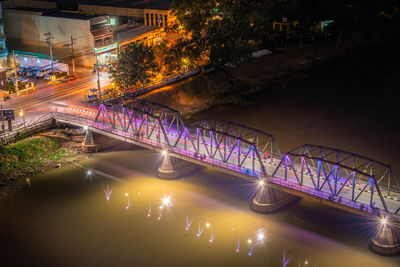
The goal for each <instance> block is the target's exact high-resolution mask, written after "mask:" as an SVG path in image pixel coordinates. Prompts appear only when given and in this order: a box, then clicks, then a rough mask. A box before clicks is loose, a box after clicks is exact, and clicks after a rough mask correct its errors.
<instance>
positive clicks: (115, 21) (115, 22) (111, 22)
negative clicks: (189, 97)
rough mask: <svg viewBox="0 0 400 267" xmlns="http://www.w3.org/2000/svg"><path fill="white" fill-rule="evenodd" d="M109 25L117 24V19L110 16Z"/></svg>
mask: <svg viewBox="0 0 400 267" xmlns="http://www.w3.org/2000/svg"><path fill="white" fill-rule="evenodd" d="M109 24H110V25H111V26H115V25H117V20H116V19H115V18H110V23H109Z"/></svg>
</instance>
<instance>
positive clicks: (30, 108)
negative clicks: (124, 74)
mask: <svg viewBox="0 0 400 267" xmlns="http://www.w3.org/2000/svg"><path fill="white" fill-rule="evenodd" d="M110 82H111V79H110V78H109V77H108V74H107V73H102V74H101V75H100V84H101V88H106V87H108V86H109V85H110ZM40 87H42V86H39V89H38V90H36V91H35V92H33V93H30V94H28V95H21V96H15V97H14V98H12V99H11V100H8V101H6V102H3V101H0V104H2V105H3V109H13V110H14V111H15V116H16V118H15V121H13V125H17V124H20V123H23V119H22V118H20V117H19V116H18V112H19V111H20V110H21V109H22V108H23V110H24V114H25V120H26V122H28V121H29V120H32V119H34V118H36V117H37V116H40V115H43V114H45V113H48V112H49V111H51V103H52V102H53V101H57V100H70V101H74V102H82V101H83V100H84V98H85V94H87V91H88V89H91V88H97V77H96V75H94V74H93V73H92V72H88V73H85V74H83V75H81V76H80V77H79V78H78V79H76V80H73V81H70V82H67V83H61V84H56V85H47V86H44V88H43V87H42V88H40Z"/></svg>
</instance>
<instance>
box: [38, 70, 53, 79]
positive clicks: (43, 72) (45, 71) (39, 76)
mask: <svg viewBox="0 0 400 267" xmlns="http://www.w3.org/2000/svg"><path fill="white" fill-rule="evenodd" d="M50 72H51V70H50V69H47V70H46V69H45V70H39V71H38V72H37V73H36V78H43V77H44V75H46V74H49V73H50Z"/></svg>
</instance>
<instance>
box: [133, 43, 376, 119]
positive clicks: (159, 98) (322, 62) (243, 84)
mask: <svg viewBox="0 0 400 267" xmlns="http://www.w3.org/2000/svg"><path fill="white" fill-rule="evenodd" d="M375 49H376V48H374V47H372V48H371V47H355V46H354V45H351V44H347V45H343V46H341V47H340V48H335V47H334V44H333V43H332V42H330V41H324V42H319V43H315V44H311V45H308V46H304V47H292V48H287V49H285V50H276V51H274V52H273V54H270V55H266V56H263V57H260V58H256V59H254V60H253V61H250V62H245V63H242V64H241V65H239V66H237V67H235V68H232V67H224V68H220V69H217V71H215V72H213V73H209V74H200V75H197V76H195V77H191V78H189V79H187V80H185V81H182V82H179V83H176V84H173V85H170V86H165V87H162V88H160V89H158V90H154V91H152V92H149V93H147V94H145V95H143V96H141V97H140V98H142V99H147V100H150V101H153V102H157V103H160V104H163V105H166V106H169V107H171V108H174V109H176V110H179V111H180V112H181V114H182V115H183V116H186V117H190V116H191V115H193V114H196V113H199V112H201V111H204V110H207V109H209V108H211V107H213V106H217V105H222V104H235V105H247V104H249V103H250V102H249V101H248V99H247V98H248V96H251V95H255V94H257V93H259V92H261V91H263V90H274V89H277V90H285V88H287V86H288V84H289V83H291V82H296V81H301V80H306V79H309V78H311V77H312V76H315V74H317V75H319V74H321V73H322V72H329V71H330V69H331V66H332V65H334V66H336V65H337V61H346V59H347V58H353V57H356V58H357V57H359V55H360V54H363V53H367V52H365V51H369V50H371V51H374V50H375ZM378 49H379V48H378ZM343 59H344V60H343ZM342 67H343V66H342ZM352 70H354V69H352ZM352 70H350V71H352Z"/></svg>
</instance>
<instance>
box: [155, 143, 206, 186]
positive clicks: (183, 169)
mask: <svg viewBox="0 0 400 267" xmlns="http://www.w3.org/2000/svg"><path fill="white" fill-rule="evenodd" d="M162 155H163V157H164V158H163V162H162V164H161V166H160V167H159V168H158V173H157V176H158V178H161V179H165V180H174V179H178V178H180V177H183V176H185V175H190V174H191V173H193V172H195V171H197V170H198V169H200V168H201V166H198V165H195V164H191V163H188V162H185V161H182V160H177V159H175V158H171V156H170V154H169V152H168V150H163V151H162Z"/></svg>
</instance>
